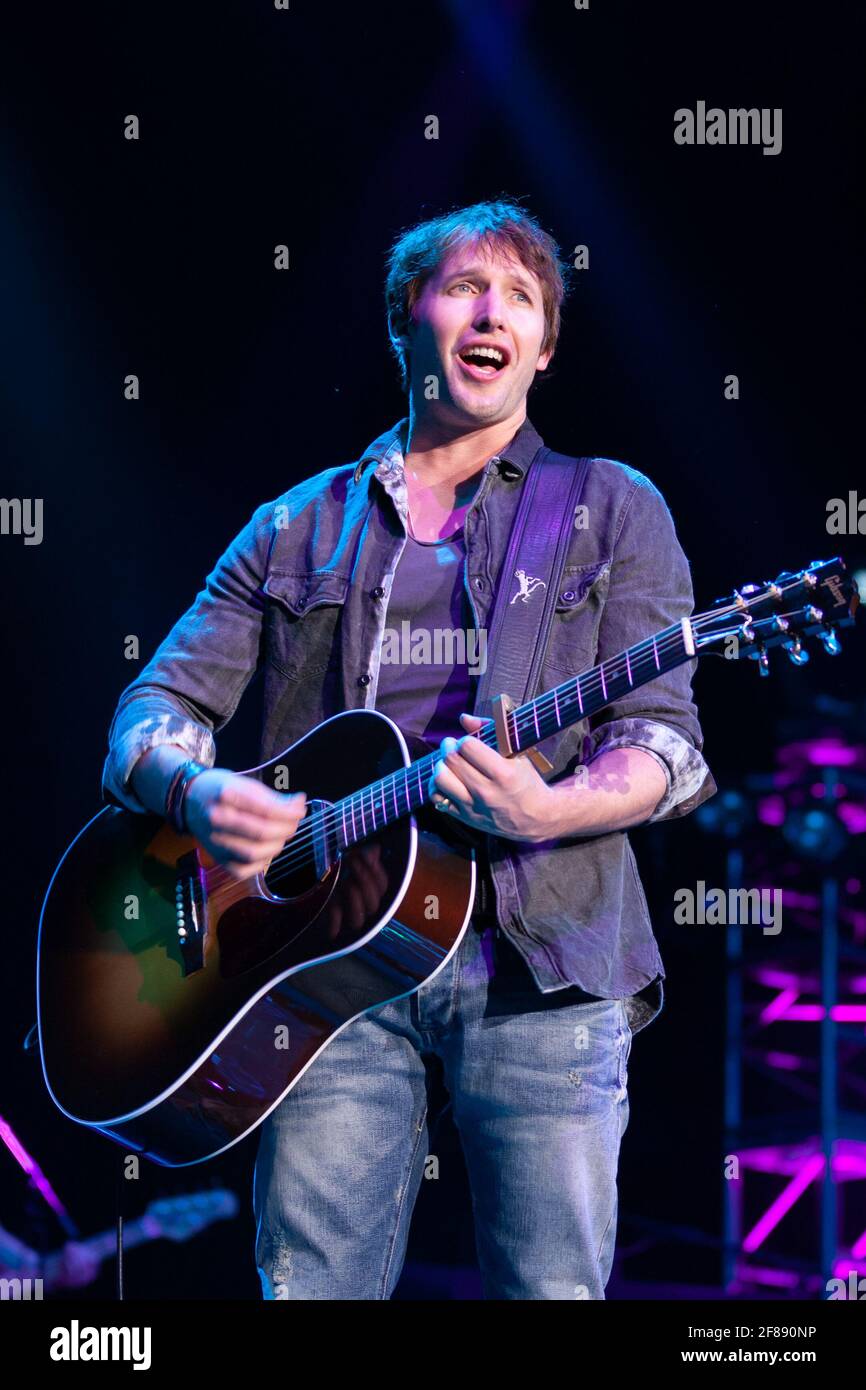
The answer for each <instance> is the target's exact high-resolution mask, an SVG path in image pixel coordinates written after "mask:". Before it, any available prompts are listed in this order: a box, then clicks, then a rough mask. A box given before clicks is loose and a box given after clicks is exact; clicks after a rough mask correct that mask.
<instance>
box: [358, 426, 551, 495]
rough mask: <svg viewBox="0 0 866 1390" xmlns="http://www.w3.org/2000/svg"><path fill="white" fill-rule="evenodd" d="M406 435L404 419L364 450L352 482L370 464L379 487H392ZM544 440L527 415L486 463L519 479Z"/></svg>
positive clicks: (398, 474)
mask: <svg viewBox="0 0 866 1390" xmlns="http://www.w3.org/2000/svg"><path fill="white" fill-rule="evenodd" d="M408 431H409V416H408V415H404V417H403V419H402V420H398V421H397V423H396V425H392V426H391V428H390V429H387V430H385V432H384V434H380V435H379V437H378V438H377V439H374V440H373V441H372V443H371V444H369V445H368V446H367V448H366V449H365V450H364V452H363V454H362V455H361V458H360V459H359V461H358V464H357V466H356V468H355V472H354V480H355V482H356V483H358V482H360V480H361V474H362V473H363V471H364V469H365V468H366V467H367V466H368V465H369V464H370V463H375V465H376V467H375V470H374V474H373V476H374V477H375V478H377V479H378V480H379V482H381V483H386V482H390V483H393V482H395V481H397V480H402V478H403V451H404V450H405V448H406V440H407V437H408ZM542 443H543V440H542V438H541V435H540V434H539V433H538V431H537V430H536V429H535V426H534V425H533V424H532V422H531V421H530V419H529V416H528V415H527V416H526V418H525V419H524V421H523V423H522V424H521V426H520V428H519V429H518V430H517V432H516V434H515V435H514V438H513V439H512V440H511V442H510V443H509V444H507V445H506V447H505V448H504V449H503V450H502V452H501V453H499V454H494V456H493V458H492V459H490V460H489V461H488V465H487V466H488V467H489V466H490V464H495V465H496V466H498V468H499V471H500V473H501V474H502V476H503V477H506V478H522V477H523V475H524V474H525V472H526V470H527V468H528V467H529V465H530V463H531V462H532V460H533V459H534V457H535V455H536V453H537V452H538V450H539V448H540V447H541V445H542Z"/></svg>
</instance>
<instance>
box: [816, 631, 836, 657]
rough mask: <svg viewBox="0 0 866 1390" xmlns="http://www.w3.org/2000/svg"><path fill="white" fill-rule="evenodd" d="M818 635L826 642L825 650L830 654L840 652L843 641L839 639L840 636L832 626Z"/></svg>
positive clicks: (834, 654)
mask: <svg viewBox="0 0 866 1390" xmlns="http://www.w3.org/2000/svg"><path fill="white" fill-rule="evenodd" d="M818 636H819V637H820V638H821V641H822V642H823V643H824V651H825V652H826V653H827V655H828V656H838V655H839V653H840V652H841V650H842V643H841V642H840V641H839V638H838V637H837V636H836V634H835V632H834V631H833V629H832V628H831V627H828V628H827V630H826V632H819V633H818Z"/></svg>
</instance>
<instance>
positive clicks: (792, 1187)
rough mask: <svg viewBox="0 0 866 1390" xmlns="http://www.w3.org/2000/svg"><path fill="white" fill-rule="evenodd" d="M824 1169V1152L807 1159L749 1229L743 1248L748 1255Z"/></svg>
mask: <svg viewBox="0 0 866 1390" xmlns="http://www.w3.org/2000/svg"><path fill="white" fill-rule="evenodd" d="M823 1171H824V1155H823V1154H813V1156H812V1157H811V1158H807V1159H806V1161H805V1163H804V1164H803V1166H802V1168H801V1169H800V1171H799V1173H797V1174H795V1176H794V1177H793V1178H792V1179H791V1181H790V1182H789V1183H788V1185H787V1187H785V1188H783V1189H782V1191H781V1192H780V1193H779V1195H778V1197H776V1199H775V1200H774V1201H773V1202H771V1203H770V1205H769V1207H768V1208H767V1210H766V1211H765V1212H764V1215H763V1216H762V1217H760V1219H759V1220H758V1221H756V1223H755V1225H754V1226H753V1227H752V1229H751V1231H749V1233H748V1235H747V1236H746V1237H745V1239H744V1240H743V1250H744V1251H745V1252H746V1254H747V1255H748V1254H751V1253H752V1251H753V1250H757V1249H758V1247H759V1246H760V1245H762V1244H763V1242H764V1241H765V1240H766V1239H767V1236H768V1235H769V1234H770V1232H771V1231H772V1230H775V1228H776V1226H778V1224H779V1222H780V1221H781V1220H782V1217H783V1216H784V1215H785V1214H786V1212H788V1211H790V1209H791V1207H792V1206H793V1205H794V1203H795V1202H796V1200H797V1198H798V1197H800V1196H802V1194H803V1193H804V1192H805V1190H806V1188H807V1187H809V1185H810V1184H811V1183H812V1182H814V1180H815V1178H816V1177H818V1175H819V1173H823Z"/></svg>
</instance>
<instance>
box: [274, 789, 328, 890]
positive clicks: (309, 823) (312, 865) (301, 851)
mask: <svg viewBox="0 0 866 1390" xmlns="http://www.w3.org/2000/svg"><path fill="white" fill-rule="evenodd" d="M329 808H330V802H328V801H322V800H321V799H319V798H314V799H312V800H311V801H309V802H308V804H307V814H306V815H305V816H304V819H303V820H302V821H301V823H300V824H299V826H298V828H297V830H296V832H295V834H294V835H293V837H292V839H291V840H289V841H288V843H287V844H286V845H285V846H284V847H283V849H282V851H281V852H280V853H279V854H278V855H277V856H276V857H275V858H274V859H273V860H272V861H271V864H270V867H269V868H268V870H267V872H266V873H265V875H264V886H265V888H266V889H267V891H268V893H269V894H270V895H271V896H272V897H274V898H277V899H279V900H281V901H286V900H288V899H292V898H302V897H304V896H305V894H307V893H309V892H310V891H311V890H312V889H313V888H315V886H316V884H317V883H321V882H322V880H323V879H324V878H326V877H327V876H328V874H329V872H330V871H331V870H332V869H333V867H334V855H333V853H332V852H331V847H330V846H329V845H328V842H327V837H326V832H327V829H328V828H329V821H328V818H327V817H326V815H324V814H323V813H325V812H327V810H328V809H329Z"/></svg>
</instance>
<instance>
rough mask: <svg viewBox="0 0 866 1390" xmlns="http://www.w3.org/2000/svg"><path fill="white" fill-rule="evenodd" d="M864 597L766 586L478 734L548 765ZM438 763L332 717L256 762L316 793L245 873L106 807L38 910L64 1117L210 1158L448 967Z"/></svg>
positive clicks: (460, 872)
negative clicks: (609, 709) (656, 702)
mask: <svg viewBox="0 0 866 1390" xmlns="http://www.w3.org/2000/svg"><path fill="white" fill-rule="evenodd" d="M857 602H858V599H857V588H856V585H855V583H854V582H853V580H852V579H851V578H850V577H849V576H848V574H847V572H846V569H845V565H844V563H843V562H842V560H840V559H833V560H829V561H819V562H815V563H814V564H812V565H810V566H809V567H808V568H807V569H804V570H802V571H800V572H799V573H796V574H790V573H785V574H781V575H779V577H778V579H776V581H775V582H774V583H772V584H763V585H749V586H747V587H745V588H743V589H741V590H739V591H735V592H734V595H733V596H732V597H731V598H730V599H724V600H719V602H718V603H716V604H715V605H714V606H713V607H712V608H711V609H710V610H709V611H707V612H705V613H699V614H696V615H693V616H692V617H691V618H690V619H688V618H686V619H683V620H682V622H678V623H675V624H673V625H672V626H670V627H667V628H665V629H664V630H663V631H661V632H657V633H655V634H654V635H652V636H649V637H647V638H646V639H645V640H644V641H641V642H638V643H637V644H636V645H635V646H633V647H630V648H629V649H628V650H627V651H624V652H621V653H620V654H619V655H617V656H614V657H611V658H609V659H607V660H606V661H604V662H603V663H601V664H600V665H597V666H594V667H592V668H591V669H590V670H587V671H585V672H584V673H583V674H581V675H580V676H576V677H572V678H570V679H569V680H567V681H566V682H564V683H563V684H562V685H559V686H557V687H556V688H555V689H553V690H548V691H546V692H545V693H544V694H542V695H539V696H537V697H536V698H535V699H532V700H530V701H528V702H527V703H526V704H523V705H521V706H519V707H514V706H513V705H512V703H511V702H510V701H509V700H508V699H507V698H505V697H502V696H500V697H499V699H498V701H497V702H496V706H495V718H494V719H493V720H491V721H489V722H488V723H487V724H485V726H484V727H483V728H482V729H481V730H480V731H479V733H478V734H477V735H475V737H479V738H481V739H482V740H483V741H484V742H485V743H487V744H488V745H489V746H491V747H493V748H496V749H498V751H499V752H500V753H502V754H503V755H505V756H507V757H516V756H520V755H523V754H530V755H532V756H534V757H535V758H538V757H539V754H540V750H538V749H537V748H536V745H537V744H538V743H541V742H543V740H544V739H546V738H549V737H551V736H552V735H554V734H556V733H557V732H558V731H560V730H562V729H564V728H566V727H568V726H569V725H572V724H575V723H577V722H579V721H580V720H582V719H585V718H588V717H589V716H591V715H594V714H596V713H597V712H598V711H599V710H601V709H603V708H604V707H605V706H606V705H608V704H609V703H610V702H611V701H613V700H616V699H617V698H618V697H620V696H622V695H623V694H625V693H626V692H627V691H629V690H635V689H637V688H638V687H639V686H642V685H644V684H646V683H647V682H649V681H651V680H653V678H654V677H656V676H657V675H659V674H660V673H662V672H665V671H669V670H671V669H672V668H673V667H675V666H678V665H680V664H682V663H684V662H687V661H690V660H692V659H693V658H695V657H697V656H700V655H702V654H704V653H716V654H717V655H721V656H728V657H731V658H734V659H738V658H740V659H742V658H747V659H752V660H754V661H755V662H756V663H757V666H758V669H759V670H760V671H761V673H762V674H766V671H767V665H768V656H767V652H768V649H770V648H772V647H774V646H782V647H784V648H785V649H786V650H787V653H788V655H789V656H790V658H791V660H792V661H794V662H795V663H796V664H802V663H803V662H805V661H806V660H807V659H808V651H807V643H809V642H810V641H812V640H813V639H817V640H820V641H821V642H822V643H823V646H824V647H825V648H826V650H827V651H828V652H829V653H831V654H834V653H835V652H837V651H838V650H839V640H838V637H837V635H836V629H837V628H838V627H844V626H848V625H850V624H851V623H852V622H853V620H854V613H855V610H856V607H857ZM424 747H425V748H426V746H424ZM438 756H439V755H438V751H429V750H426V751H423V752H421V751H420V749H419V747H418V745H417V742H412V741H410V739H409V738H408V736H404V735H403V733H401V731H400V729H399V728H397V726H396V725H395V724H394V723H392V721H391V720H390V719H388V718H386V717H385V716H384V715H382V714H378V713H376V712H375V711H372V710H351V711H347V712H346V713H343V714H338V715H336V716H335V717H334V718H332V719H328V720H326V721H325V722H324V723H323V724H321V725H319V726H318V727H317V728H315V729H313V730H312V731H311V732H310V733H308V734H307V735H306V736H305V737H304V738H302V739H301V740H300V741H299V742H298V743H295V744H293V745H292V747H290V748H287V749H286V750H285V751H284V752H283V753H281V754H280V755H279V756H278V757H277V758H275V759H273V761H272V762H270V763H268V764H264V765H262V766H260V767H256V768H252V769H250V770H249V771H248V772H247V773H246V774H245V775H247V776H250V777H258V778H260V779H261V780H262V781H263V782H264V783H266V784H267V785H269V786H272V787H274V788H275V789H277V790H287V789H288V788H289V786H291V788H292V789H294V788H298V789H301V790H303V791H305V792H306V793H307V799H308V804H307V811H306V815H305V817H304V819H303V820H302V821H301V822H300V824H299V826H298V828H297V830H296V832H295V834H294V836H293V837H292V838H291V839H290V840H289V841H288V842H287V843H286V845H285V847H284V849H283V850H282V851H281V852H280V853H279V854H278V855H277V856H276V857H275V858H274V859H273V860H272V861H271V863H270V866H269V867H268V869H267V871H266V872H265V873H263V874H260V875H258V876H256V877H253V878H249V879H245V880H242V881H239V880H237V879H234V878H232V877H231V876H230V875H229V874H228V873H227V872H226V870H225V869H223V868H222V867H221V866H220V865H218V864H216V863H215V862H214V861H213V860H212V859H210V857H209V856H208V855H206V854H205V852H204V851H203V849H202V848H201V847H200V846H199V845H198V844H197V842H196V841H195V840H194V839H193V838H192V837H189V836H182V835H178V834H177V833H176V832H175V831H174V830H173V829H172V828H171V826H170V825H169V824H168V823H167V822H165V821H164V820H162V819H161V818H160V817H158V816H154V815H138V814H135V813H134V812H132V811H128V810H125V809H120V808H118V807H116V806H107V807H104V808H103V809H102V810H101V811H100V812H99V813H98V814H97V815H96V816H95V817H94V818H93V820H91V821H90V822H89V824H88V825H86V826H85V827H84V829H83V830H82V831H81V832H80V834H79V835H78V836H77V837H76V839H75V840H74V841H73V842H72V844H71V845H70V846H69V848H68V850H67V851H66V853H65V854H64V856H63V858H62V860H61V862H60V864H59V865H58V867H57V869H56V871H55V873H54V876H53V878H52V880H51V883H50V885H49V888H48V892H47V894H46V898H45V902H44V905H43V908H42V916H41V921H40V929H39V959H38V984H37V988H38V1016H39V1039H40V1048H41V1056H42V1064H43V1070H44V1074H45V1080H46V1084H47V1086H48V1089H49V1091H50V1093H51V1096H52V1098H53V1099H54V1101H55V1102H56V1104H57V1105H58V1106H59V1108H60V1109H61V1110H62V1111H63V1113H64V1114H65V1115H67V1116H68V1117H69V1118H70V1119H72V1120H75V1121H77V1122H78V1123H79V1124H82V1125H87V1126H89V1127H90V1128H91V1129H95V1130H99V1131H101V1133H103V1134H105V1135H107V1136H108V1137H109V1138H111V1139H114V1140H116V1141H117V1142H118V1143H119V1144H122V1145H123V1146H124V1147H125V1148H126V1149H127V1150H134V1151H139V1152H141V1153H143V1154H145V1155H146V1156H147V1157H149V1158H150V1159H152V1160H154V1161H155V1162H156V1163H159V1164H163V1165H165V1166H167V1167H183V1166H185V1165H187V1164H192V1163H200V1162H202V1161H203V1160H205V1159H208V1158H213V1157H214V1156H215V1155H216V1154H219V1153H222V1152H223V1151H224V1150H225V1149H227V1148H228V1147H230V1146H231V1145H232V1144H235V1143H237V1142H238V1141H239V1140H240V1139H242V1138H243V1137H244V1136H245V1135H248V1134H250V1133H251V1132H252V1131H253V1130H254V1129H255V1128H256V1127H257V1126H258V1125H259V1124H261V1122H262V1121H263V1120H264V1119H265V1117H266V1116H267V1115H268V1114H269V1113H270V1111H271V1110H273V1109H274V1107H275V1106H276V1105H278V1104H279V1102H280V1101H281V1100H282V1098H283V1097H284V1096H285V1095H286V1094H287V1093H288V1092H289V1091H290V1090H291V1089H292V1087H293V1086H294V1085H295V1083H296V1082H297V1081H298V1078H299V1077H300V1076H302V1075H303V1074H304V1072H305V1071H306V1069H307V1068H308V1067H309V1066H310V1065H311V1064H312V1063H313V1062H314V1060H315V1058H316V1057H317V1056H318V1054H319V1053H320V1052H321V1051H322V1050H323V1049H324V1048H325V1047H326V1046H327V1045H328V1043H329V1042H330V1041H331V1040H332V1039H333V1038H334V1037H335V1036H336V1035H337V1033H339V1032H340V1030H341V1029H343V1028H345V1027H347V1025H348V1024H350V1023H351V1022H352V1020H353V1019H354V1018H357V1017H358V1015H359V1014H362V1013H364V1012H365V1011H367V1010H369V1009H372V1008H375V1007H376V1006H378V1005H380V1004H384V1003H386V1002H388V1001H389V1000H393V999H397V998H401V997H403V996H405V995H407V994H411V993H412V992H413V991H414V990H417V989H418V988H419V987H420V986H421V985H423V984H424V983H425V981H427V980H429V979H431V978H432V977H433V976H434V975H435V974H436V973H437V971H439V970H441V969H442V968H443V966H444V965H445V964H446V962H447V961H448V960H449V959H450V957H451V955H452V954H453V953H454V951H455V950H456V949H457V947H458V945H459V943H460V940H461V938H462V936H463V934H464V932H465V930H466V928H467V925H468V922H469V918H470V914H471V912H472V905H473V897H474V889H475V857H476V851H475V849H474V848H473V843H472V836H471V835H469V836H464V835H462V834H460V833H459V830H458V828H457V827H456V826H453V827H452V826H451V824H450V823H449V827H448V828H446V827H444V826H442V825H441V822H442V821H443V820H445V817H442V816H434V815H432V814H430V809H429V808H430V801H431V796H430V791H429V783H430V779H431V774H432V772H433V769H434V765H435V763H436V761H437V758H438ZM539 763H540V764H543V765H545V766H546V767H547V768H549V767H550V765H549V764H548V763H546V762H545V760H543V759H539ZM434 827H435V828H434Z"/></svg>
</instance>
